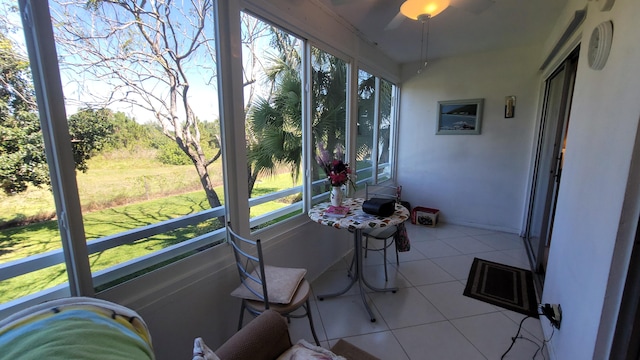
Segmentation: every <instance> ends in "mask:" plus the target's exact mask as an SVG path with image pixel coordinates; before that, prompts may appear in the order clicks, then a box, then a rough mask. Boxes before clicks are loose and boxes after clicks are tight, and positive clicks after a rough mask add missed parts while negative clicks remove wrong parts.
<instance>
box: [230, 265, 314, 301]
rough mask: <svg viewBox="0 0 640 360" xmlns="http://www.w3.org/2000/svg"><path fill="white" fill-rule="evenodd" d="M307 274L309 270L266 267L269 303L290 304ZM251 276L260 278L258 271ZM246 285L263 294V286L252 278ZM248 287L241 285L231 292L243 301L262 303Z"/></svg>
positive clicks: (265, 274) (248, 279)
mask: <svg viewBox="0 0 640 360" xmlns="http://www.w3.org/2000/svg"><path fill="white" fill-rule="evenodd" d="M306 274H307V269H300V268H285V267H277V266H270V265H265V267H264V276H265V277H266V282H267V292H268V295H269V302H270V303H276V304H288V303H290V302H291V299H292V298H293V295H294V294H295V293H296V290H297V289H298V285H300V281H302V279H303V278H304V276H305V275H306ZM251 276H254V277H256V278H259V277H260V276H259V275H258V271H254V272H253V273H251ZM246 284H247V286H250V287H251V289H253V290H254V291H256V292H257V293H259V294H262V285H260V284H258V283H257V282H255V281H253V280H251V279H250V278H247V280H246ZM247 286H245V284H240V286H238V287H237V288H236V289H235V290H233V292H231V296H235V297H238V298H241V299H249V300H258V301H262V299H260V297H258V296H256V295H255V294H254V293H252V292H251V291H250V290H249V289H247Z"/></svg>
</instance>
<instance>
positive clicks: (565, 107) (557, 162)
mask: <svg viewBox="0 0 640 360" xmlns="http://www.w3.org/2000/svg"><path fill="white" fill-rule="evenodd" d="M579 52H580V46H579V45H578V46H577V47H576V48H575V49H573V50H572V51H571V52H570V53H569V55H567V57H566V58H565V59H564V60H563V61H562V62H560V63H559V64H558V66H557V67H556V68H555V69H554V70H553V71H552V72H551V73H550V74H549V75H548V76H547V77H546V78H545V79H544V92H543V93H542V94H541V96H542V100H543V105H542V111H541V113H540V124H539V127H538V133H537V142H536V143H535V145H534V146H535V148H534V151H535V158H534V162H533V171H532V175H531V179H530V180H531V188H530V192H529V198H528V207H527V214H526V219H525V228H524V232H523V237H524V240H525V248H526V250H527V254H528V257H529V262H530V265H531V268H532V269H533V270H534V274H535V275H537V276H534V278H535V280H536V287H537V288H538V293H539V294H541V292H542V286H543V284H544V275H545V274H544V273H545V270H546V269H545V263H546V258H547V257H548V253H547V249H548V248H549V244H550V241H551V234H552V228H553V217H554V214H555V203H556V201H557V194H558V189H559V186H560V179H561V163H562V160H563V159H562V149H563V148H564V145H563V144H564V141H565V139H566V136H567V129H568V123H569V117H570V110H571V102H572V98H573V89H574V84H575V78H576V72H577V64H578V56H579ZM563 71H564V74H561V73H562V72H563ZM555 76H563V78H562V79H558V80H559V81H562V93H561V95H560V103H559V107H558V109H559V111H558V114H557V118H556V119H551V120H550V119H549V118H548V116H549V111H550V108H549V106H550V102H549V92H550V89H551V82H550V81H551V80H553V79H554V77H555ZM561 117H562V118H561ZM548 121H554V122H553V123H548ZM549 136H552V137H553V138H554V141H553V142H552V143H550V144H546V141H545V140H548V139H549ZM550 147H553V149H551V148H550ZM549 156H551V158H549ZM543 161H545V162H548V163H547V165H549V167H550V169H551V174H546V173H545V174H543V173H541V172H542V169H541V167H542V164H543ZM542 176H545V177H546V176H549V178H548V179H546V178H545V179H546V180H545V179H543V178H541V177H542ZM539 181H546V182H547V189H546V193H544V194H542V193H540V194H538V192H539V191H540V189H539V188H538V187H539V186H538V185H539ZM537 196H544V203H543V204H542V206H541V209H538V210H536V209H535V208H536V204H537V202H536V199H537ZM536 214H537V215H541V216H542V220H541V222H540V223H541V225H540V238H539V242H538V244H537V246H535V245H534V244H532V242H531V238H532V237H531V232H532V223H533V219H534V216H535V215H536ZM536 247H537V248H536Z"/></svg>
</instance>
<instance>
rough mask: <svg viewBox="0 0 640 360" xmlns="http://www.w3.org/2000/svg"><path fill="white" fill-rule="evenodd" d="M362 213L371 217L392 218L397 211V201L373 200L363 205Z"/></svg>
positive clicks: (366, 201)
mask: <svg viewBox="0 0 640 360" xmlns="http://www.w3.org/2000/svg"><path fill="white" fill-rule="evenodd" d="M362 211H364V212H366V213H367V214H371V215H378V216H390V215H391V214H393V213H394V212H395V211H396V201H395V200H393V199H383V198H371V199H369V200H365V202H364V203H362Z"/></svg>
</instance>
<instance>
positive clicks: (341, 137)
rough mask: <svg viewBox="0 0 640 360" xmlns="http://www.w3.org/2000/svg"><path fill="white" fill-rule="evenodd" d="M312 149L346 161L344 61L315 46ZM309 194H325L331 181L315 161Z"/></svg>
mask: <svg viewBox="0 0 640 360" xmlns="http://www.w3.org/2000/svg"><path fill="white" fill-rule="evenodd" d="M311 67H312V69H311V71H312V75H311V76H312V86H311V89H312V91H311V112H312V113H311V131H312V140H313V144H312V149H315V152H316V154H317V155H320V154H321V152H322V151H321V150H323V149H324V150H326V151H327V153H326V156H325V157H328V158H330V159H336V160H342V161H345V160H346V158H345V148H346V124H347V113H346V104H347V63H346V62H345V61H343V60H342V59H339V58H337V57H335V56H333V55H331V54H329V53H327V52H324V51H322V50H320V49H317V48H315V47H312V48H311ZM312 169H313V170H312V177H311V179H312V181H313V192H312V195H313V196H315V195H318V194H323V193H327V192H328V191H329V190H330V183H329V182H328V181H327V174H326V173H325V172H324V171H323V170H322V169H321V167H320V166H319V164H318V163H317V162H315V163H314V166H313V167H312Z"/></svg>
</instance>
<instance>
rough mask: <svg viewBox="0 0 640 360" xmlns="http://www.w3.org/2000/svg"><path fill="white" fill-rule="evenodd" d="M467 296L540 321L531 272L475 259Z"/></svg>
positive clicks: (465, 290)
mask: <svg viewBox="0 0 640 360" xmlns="http://www.w3.org/2000/svg"><path fill="white" fill-rule="evenodd" d="M463 294H464V295H465V296H468V297H471V298H474V299H478V300H481V301H484V302H487V303H489V304H493V305H497V306H500V307H503V308H505V309H508V310H512V311H516V312H519V313H521V314H524V315H528V316H531V317H534V318H538V302H537V300H536V291H535V288H534V286H533V274H532V273H531V271H529V270H525V269H520V268H517V267H513V266H509V265H503V264H498V263H495V262H492V261H487V260H482V259H478V258H475V259H473V264H472V265H471V270H470V271H469V278H468V279H467V286H466V287H465V289H464V293H463Z"/></svg>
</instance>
